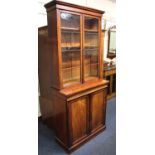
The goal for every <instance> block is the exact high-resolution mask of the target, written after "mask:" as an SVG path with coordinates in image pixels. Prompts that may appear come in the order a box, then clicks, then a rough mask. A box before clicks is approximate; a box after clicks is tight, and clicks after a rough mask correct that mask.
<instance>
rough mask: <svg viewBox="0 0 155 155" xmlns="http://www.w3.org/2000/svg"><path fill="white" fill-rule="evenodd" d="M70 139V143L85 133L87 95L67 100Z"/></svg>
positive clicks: (86, 126) (86, 124)
mask: <svg viewBox="0 0 155 155" xmlns="http://www.w3.org/2000/svg"><path fill="white" fill-rule="evenodd" d="M69 106H70V109H69V111H70V112H69V116H70V118H69V120H70V123H69V124H70V141H71V143H72V144H74V143H76V142H77V141H79V140H81V139H82V138H84V137H85V136H86V135H87V129H88V121H87V120H88V97H81V98H79V99H75V100H73V101H70V102H69Z"/></svg>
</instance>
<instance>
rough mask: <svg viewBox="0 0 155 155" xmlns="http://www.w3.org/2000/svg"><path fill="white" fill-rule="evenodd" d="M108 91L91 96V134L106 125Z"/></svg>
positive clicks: (101, 91)
mask: <svg viewBox="0 0 155 155" xmlns="http://www.w3.org/2000/svg"><path fill="white" fill-rule="evenodd" d="M105 115H106V90H100V91H97V92H94V93H92V94H90V130H91V132H93V131H95V130H97V129H99V128H101V127H103V126H104V125H105Z"/></svg>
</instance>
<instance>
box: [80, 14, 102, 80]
mask: <svg viewBox="0 0 155 155" xmlns="http://www.w3.org/2000/svg"><path fill="white" fill-rule="evenodd" d="M85 17H88V18H89V17H90V18H94V19H97V20H98V28H97V31H96V32H98V75H97V77H96V79H99V78H102V70H103V69H102V66H103V60H102V59H103V54H102V53H103V52H102V51H101V50H102V48H101V44H102V43H101V40H102V39H101V17H98V16H93V15H88V14H83V15H82V23H83V31H82V32H83V33H82V36H83V46H82V52H83V66H82V67H83V75H82V76H83V77H82V79H83V82H86V80H85V75H84V74H85V69H84V61H85V46H84V43H85Z"/></svg>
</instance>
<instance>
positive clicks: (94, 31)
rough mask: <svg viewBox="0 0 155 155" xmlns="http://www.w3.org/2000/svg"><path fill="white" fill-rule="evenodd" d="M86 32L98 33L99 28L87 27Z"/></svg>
mask: <svg viewBox="0 0 155 155" xmlns="http://www.w3.org/2000/svg"><path fill="white" fill-rule="evenodd" d="M85 32H92V33H98V30H90V29H85Z"/></svg>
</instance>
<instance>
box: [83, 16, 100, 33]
mask: <svg viewBox="0 0 155 155" xmlns="http://www.w3.org/2000/svg"><path fill="white" fill-rule="evenodd" d="M85 30H94V31H95V30H96V31H97V30H98V19H96V18H92V17H85Z"/></svg>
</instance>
